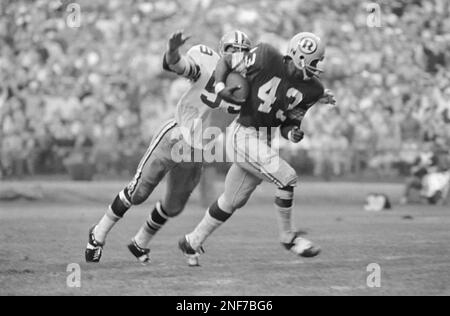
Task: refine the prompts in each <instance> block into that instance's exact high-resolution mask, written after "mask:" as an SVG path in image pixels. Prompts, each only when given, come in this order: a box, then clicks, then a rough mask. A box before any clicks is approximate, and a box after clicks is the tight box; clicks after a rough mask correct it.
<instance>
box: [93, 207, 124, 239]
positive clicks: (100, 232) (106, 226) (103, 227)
mask: <svg viewBox="0 0 450 316" xmlns="http://www.w3.org/2000/svg"><path fill="white" fill-rule="evenodd" d="M119 220H120V217H118V216H116V215H115V214H114V213H113V211H112V210H111V207H109V208H108V210H107V211H106V213H105V215H103V217H102V219H101V220H100V222H99V223H98V224H97V226H95V229H94V237H95V240H96V241H98V242H100V243H104V242H105V240H106V237H107V235H108V233H109V232H110V231H111V229H112V228H113V227H114V225H115V224H116V223H117V222H118V221H119Z"/></svg>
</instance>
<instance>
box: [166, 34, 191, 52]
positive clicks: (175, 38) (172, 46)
mask: <svg viewBox="0 0 450 316" xmlns="http://www.w3.org/2000/svg"><path fill="white" fill-rule="evenodd" d="M190 38H191V36H184V34H183V31H177V32H175V33H173V34H172V35H171V36H170V38H169V43H168V49H169V52H173V51H175V50H177V49H178V48H180V47H181V46H183V45H184V43H186V42H187V41H188V40H189V39H190Z"/></svg>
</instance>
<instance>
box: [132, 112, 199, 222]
mask: <svg viewBox="0 0 450 316" xmlns="http://www.w3.org/2000/svg"><path fill="white" fill-rule="evenodd" d="M176 127H177V123H176V122H175V120H171V121H169V122H167V123H165V124H163V126H162V128H160V129H159V131H158V132H157V133H156V134H155V136H154V137H153V139H152V141H151V143H150V146H149V147H148V149H147V151H146V153H145V154H144V156H143V157H142V159H141V161H140V163H139V166H138V168H137V170H136V174H135V176H134V178H133V180H132V181H131V182H130V183H129V184H128V187H127V189H128V193H129V195H130V198H131V203H132V204H133V205H138V204H141V203H143V202H144V201H145V200H147V198H148V197H149V195H150V194H151V193H152V192H153V190H154V189H155V187H156V186H157V185H158V184H159V183H160V182H161V180H162V179H163V178H164V177H167V189H166V194H165V197H164V199H163V200H162V204H163V206H164V209H165V210H166V211H167V213H168V214H167V215H169V216H171V217H172V216H176V215H178V214H179V213H180V212H181V211H182V210H183V209H184V206H185V205H186V203H187V201H188V199H189V197H190V195H191V193H192V191H194V189H195V187H196V186H197V184H198V183H199V182H200V176H201V172H202V163H194V162H181V163H177V162H174V161H173V159H172V156H171V154H172V148H173V146H174V145H175V144H176V143H177V142H179V141H180V140H179V138H173V134H172V132H173V130H174V129H175V128H176Z"/></svg>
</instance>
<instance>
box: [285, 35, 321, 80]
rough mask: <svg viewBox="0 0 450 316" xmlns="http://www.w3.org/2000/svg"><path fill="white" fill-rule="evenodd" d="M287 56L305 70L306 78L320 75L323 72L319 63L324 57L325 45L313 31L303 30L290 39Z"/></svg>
mask: <svg viewBox="0 0 450 316" xmlns="http://www.w3.org/2000/svg"><path fill="white" fill-rule="evenodd" d="M287 56H289V57H290V58H291V59H292V61H293V63H294V65H295V66H296V67H297V68H298V69H300V70H302V71H303V76H304V79H308V78H311V77H318V76H319V75H320V73H322V72H323V70H322V69H320V68H318V67H317V64H318V63H319V62H320V61H322V60H323V59H324V56H325V45H324V44H323V43H322V41H321V40H320V38H319V37H317V36H316V35H314V34H313V33H308V32H302V33H299V34H297V35H295V36H294V37H293V38H292V39H291V40H290V42H289V47H288V52H287Z"/></svg>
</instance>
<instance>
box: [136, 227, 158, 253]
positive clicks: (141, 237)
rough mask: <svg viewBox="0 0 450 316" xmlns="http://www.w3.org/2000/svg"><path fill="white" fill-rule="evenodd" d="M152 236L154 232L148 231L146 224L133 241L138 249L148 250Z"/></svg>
mask: <svg viewBox="0 0 450 316" xmlns="http://www.w3.org/2000/svg"><path fill="white" fill-rule="evenodd" d="M153 236H155V231H154V230H150V229H149V227H148V226H147V223H145V224H144V225H142V227H141V228H140V229H139V231H138V232H137V234H136V236H134V238H133V239H134V241H135V242H136V244H137V245H138V246H139V247H141V248H144V249H145V248H148V244H149V243H150V240H152V238H153Z"/></svg>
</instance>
